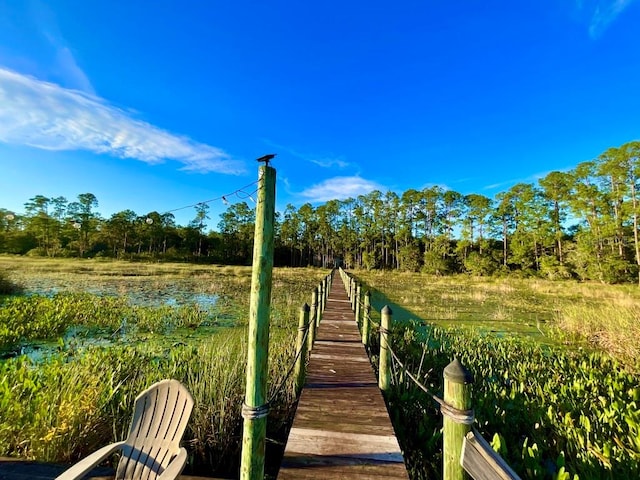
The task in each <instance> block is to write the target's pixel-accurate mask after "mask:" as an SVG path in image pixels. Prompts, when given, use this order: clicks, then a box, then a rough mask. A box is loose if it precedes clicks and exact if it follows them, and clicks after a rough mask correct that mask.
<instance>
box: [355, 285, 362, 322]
mask: <svg viewBox="0 0 640 480" xmlns="http://www.w3.org/2000/svg"><path fill="white" fill-rule="evenodd" d="M361 290H362V287H361V286H360V284H359V283H356V323H357V324H358V326H360V292H361Z"/></svg>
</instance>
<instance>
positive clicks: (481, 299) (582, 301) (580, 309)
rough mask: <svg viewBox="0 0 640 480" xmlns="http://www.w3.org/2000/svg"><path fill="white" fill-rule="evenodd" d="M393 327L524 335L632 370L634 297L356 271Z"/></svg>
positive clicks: (569, 285)
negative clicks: (414, 324) (609, 358)
mask: <svg viewBox="0 0 640 480" xmlns="http://www.w3.org/2000/svg"><path fill="white" fill-rule="evenodd" d="M356 275H357V276H358V278H360V279H361V280H362V281H363V282H365V284H367V285H368V286H369V287H370V288H372V289H374V291H373V296H372V304H373V306H374V307H375V308H377V309H378V310H379V309H380V308H381V307H382V306H383V305H385V304H388V305H389V306H391V308H392V309H393V310H394V317H395V319H396V320H398V321H400V322H408V321H410V320H416V321H419V322H423V323H428V324H435V325H437V326H440V327H457V328H465V329H472V330H476V331H478V332H482V333H485V334H493V335H500V336H505V335H506V336H510V335H511V336H512V335H523V334H524V335H526V336H528V337H531V338H533V339H535V340H537V341H540V342H542V343H552V344H557V343H564V344H567V345H569V346H571V345H577V346H583V347H585V348H597V349H600V350H603V351H606V352H608V353H610V354H611V355H613V356H614V357H616V358H617V359H619V360H620V361H621V362H623V363H625V364H626V366H627V368H628V369H629V370H635V371H640V355H638V354H637V352H639V351H640V335H634V333H636V332H638V329H639V328H640V327H639V325H640V321H639V320H640V310H639V309H640V292H638V291H637V288H636V287H635V286H632V285H601V284H597V283H584V282H582V283H581V282H575V281H549V280H542V279H517V278H482V277H468V276H466V275H457V276H449V277H439V276H434V275H425V274H419V273H408V272H404V273H400V272H389V271H387V272H380V271H365V270H361V271H357V272H356Z"/></svg>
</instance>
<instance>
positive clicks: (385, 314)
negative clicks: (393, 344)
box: [378, 305, 393, 393]
mask: <svg viewBox="0 0 640 480" xmlns="http://www.w3.org/2000/svg"><path fill="white" fill-rule="evenodd" d="M392 316H393V312H392V311H391V309H390V308H389V306H388V305H385V306H384V307H382V310H381V311H380V363H379V365H378V386H379V387H380V390H382V391H383V392H384V393H386V392H387V391H388V390H389V386H390V385H391V354H390V353H389V332H390V331H391V323H392V321H393V317H392Z"/></svg>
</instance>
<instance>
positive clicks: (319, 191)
mask: <svg viewBox="0 0 640 480" xmlns="http://www.w3.org/2000/svg"><path fill="white" fill-rule="evenodd" d="M373 190H382V191H383V190H385V188H384V187H383V186H382V185H380V184H378V183H376V182H372V181H371V180H366V179H364V178H362V177H359V176H352V177H334V178H328V179H327V180H324V181H323V182H320V183H317V184H315V185H313V186H312V187H310V188H308V189H306V190H304V191H303V192H302V193H301V194H300V195H301V196H302V197H303V198H305V199H307V200H309V201H311V202H327V201H329V200H344V199H346V198H349V197H357V196H358V195H366V194H367V193H369V192H372V191H373Z"/></svg>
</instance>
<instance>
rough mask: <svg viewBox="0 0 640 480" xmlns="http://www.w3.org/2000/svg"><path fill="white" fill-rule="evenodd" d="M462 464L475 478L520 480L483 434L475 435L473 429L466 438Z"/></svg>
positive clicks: (463, 446) (477, 479) (479, 479)
mask: <svg viewBox="0 0 640 480" xmlns="http://www.w3.org/2000/svg"><path fill="white" fill-rule="evenodd" d="M460 464H461V465H462V467H463V468H464V469H465V470H466V471H467V473H468V474H469V475H471V476H472V477H473V478H474V480H496V479H497V480H520V477H519V476H518V475H517V474H516V473H515V472H514V471H513V470H512V469H511V467H510V466H509V465H508V464H507V462H505V461H504V459H503V458H502V457H501V456H500V455H498V454H497V453H496V452H495V451H494V450H493V448H491V445H489V443H487V441H486V440H485V439H484V438H482V435H479V434H478V435H475V433H474V431H473V430H472V431H470V432H469V433H467V435H466V437H465V438H464V443H463V444H462V455H461V458H460Z"/></svg>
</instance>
